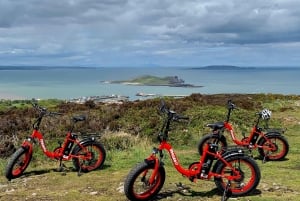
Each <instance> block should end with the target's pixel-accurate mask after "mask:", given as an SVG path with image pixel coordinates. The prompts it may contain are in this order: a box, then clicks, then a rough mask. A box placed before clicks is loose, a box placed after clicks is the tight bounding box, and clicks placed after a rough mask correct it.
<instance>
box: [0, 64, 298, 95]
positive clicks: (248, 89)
mask: <svg viewBox="0 0 300 201" xmlns="http://www.w3.org/2000/svg"><path fill="white" fill-rule="evenodd" d="M141 75H154V76H160V77H164V76H175V75H176V76H178V77H179V78H181V79H183V80H185V83H187V84H193V85H201V86H203V87H200V88H181V87H167V86H129V85H122V84H107V83H104V82H102V81H112V80H128V79H133V78H136V77H138V76H141ZM299 76H300V68H249V69H242V70H240V69H233V70H204V69H190V68H174V67H173V68H171V67H170V68H158V67H155V68H149V67H148V68H130V67H126V68H125V67H122V68H38V69H35V68H30V69H26V68H25V69H22V70H20V69H13V70H10V69H6V70H3V69H0V99H1V98H12V99H31V98H41V99H48V98H58V99H71V98H79V97H86V96H103V95H112V94H115V95H123V96H129V97H130V99H131V100H134V99H139V98H140V97H137V96H136V94H137V93H140V92H142V93H146V94H158V95H190V94H192V93H201V94H218V93H276V94H285V95H287V94H295V95H300V87H299V86H300V79H299Z"/></svg>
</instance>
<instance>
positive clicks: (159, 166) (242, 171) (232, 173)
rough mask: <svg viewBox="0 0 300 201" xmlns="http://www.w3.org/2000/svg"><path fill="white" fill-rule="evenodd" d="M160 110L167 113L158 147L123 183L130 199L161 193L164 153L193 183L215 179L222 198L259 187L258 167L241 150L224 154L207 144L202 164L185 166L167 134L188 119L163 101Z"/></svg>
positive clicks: (215, 146)
mask: <svg viewBox="0 0 300 201" xmlns="http://www.w3.org/2000/svg"><path fill="white" fill-rule="evenodd" d="M161 111H162V112H163V113H165V114H166V118H165V120H164V123H163V126H162V129H161V132H160V133H159V134H158V141H159V146H158V147H157V148H154V149H153V152H152V154H151V155H150V156H149V157H148V158H146V159H145V160H144V161H143V162H141V163H139V164H137V165H136V166H135V167H134V168H133V169H132V170H131V171H130V172H129V174H128V176H127V178H126V180H125V182H124V191H125V194H126V196H127V198H128V199H129V200H135V201H145V200H151V199H153V198H154V197H155V195H156V194H158V192H159V191H160V190H161V188H162V187H163V185H164V182H165V178H166V172H165V168H164V163H163V161H162V160H163V158H164V153H163V151H164V150H166V151H167V152H168V153H169V155H170V158H171V160H172V162H173V166H174V167H175V169H176V170H177V171H178V172H179V173H181V174H182V175H183V176H185V177H187V178H188V179H189V180H190V181H192V182H196V180H197V179H202V180H210V179H211V178H214V182H215V184H216V186H217V188H218V189H219V190H220V191H221V192H223V193H224V194H223V195H227V194H231V195H233V196H241V195H246V194H248V193H250V192H252V191H253V190H254V189H255V188H256V187H257V185H258V184H259V181H260V177H261V175H260V170H259V167H258V165H257V163H256V162H255V161H254V160H253V159H252V158H251V157H249V156H247V155H245V154H244V153H243V151H242V150H241V149H239V148H238V149H236V150H235V149H234V150H231V151H228V152H225V153H223V154H221V153H220V152H218V150H217V148H218V146H217V145H215V144H212V143H208V144H206V146H204V150H203V156H202V157H201V158H200V160H199V161H197V162H194V163H192V164H191V165H190V166H189V167H188V168H184V167H182V166H181V165H180V163H179V160H178V158H177V156H176V154H175V151H174V150H173V148H172V145H171V144H169V143H168V131H169V130H170V124H171V122H172V121H179V120H180V119H187V118H186V117H183V116H181V115H178V114H176V113H175V112H174V111H172V110H169V109H168V108H166V106H165V104H164V102H163V101H162V107H161ZM228 192H230V193H228Z"/></svg>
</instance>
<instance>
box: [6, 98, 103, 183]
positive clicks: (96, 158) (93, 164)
mask: <svg viewBox="0 0 300 201" xmlns="http://www.w3.org/2000/svg"><path fill="white" fill-rule="evenodd" d="M32 105H33V107H34V108H35V109H36V110H37V111H38V112H39V115H38V117H37V119H36V120H35V122H34V123H33V132H32V134H31V136H30V137H28V138H27V139H26V140H24V142H23V143H22V145H21V147H20V148H19V149H17V150H16V152H15V153H14V154H13V155H12V156H11V158H10V159H9V161H8V163H7V166H6V169H5V176H6V178H7V179H8V180H11V179H15V178H17V177H20V176H21V175H22V174H23V172H24V171H25V170H26V168H27V167H28V165H29V163H30V161H31V158H32V154H33V145H34V144H35V143H36V142H39V144H40V147H41V149H42V150H43V153H44V154H45V155H46V156H47V157H48V158H51V159H55V160H59V161H60V164H59V170H60V171H62V170H63V164H62V161H68V160H73V165H74V167H75V169H76V170H77V171H78V174H80V172H81V171H82V172H88V171H92V170H95V169H98V168H100V167H101V166H102V165H103V163H104V161H105V158H106V151H105V149H104V147H103V145H102V144H101V143H100V142H98V141H97V140H96V136H93V135H91V136H86V137H84V138H83V139H82V140H79V136H78V135H77V134H75V133H73V129H74V126H75V123H76V122H79V121H84V120H85V119H86V118H85V116H75V117H73V118H72V122H73V123H72V126H71V129H70V131H68V132H67V135H66V137H65V139H64V142H63V143H62V144H61V143H60V145H59V147H57V148H55V149H54V151H52V152H51V151H49V150H47V148H46V144H45V141H44V137H43V134H42V133H41V132H40V131H39V127H40V124H41V121H42V119H43V117H46V116H50V117H53V116H56V115H61V113H58V112H49V111H47V109H46V108H43V107H41V106H39V105H38V104H37V103H36V102H33V103H32Z"/></svg>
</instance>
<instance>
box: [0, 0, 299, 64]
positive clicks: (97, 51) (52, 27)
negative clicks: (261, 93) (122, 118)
mask: <svg viewBox="0 0 300 201" xmlns="http://www.w3.org/2000/svg"><path fill="white" fill-rule="evenodd" d="M19 65H21V66H23V65H24V66H82V67H88V66H89V67H122V66H133V67H139V66H143V67H145V66H147V67H157V66H161V67H173V66H182V67H185V66H192V67H201V66H207V65H235V66H247V67H248V66H296V67H299V66H300V1H299V0H186V1H183V0H51V1H48V0H0V66H19Z"/></svg>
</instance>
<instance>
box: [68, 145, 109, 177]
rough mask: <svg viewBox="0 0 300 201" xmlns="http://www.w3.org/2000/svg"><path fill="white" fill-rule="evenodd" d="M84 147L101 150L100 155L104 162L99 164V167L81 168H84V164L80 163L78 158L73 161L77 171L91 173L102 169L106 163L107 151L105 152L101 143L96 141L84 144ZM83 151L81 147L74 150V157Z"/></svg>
mask: <svg viewBox="0 0 300 201" xmlns="http://www.w3.org/2000/svg"><path fill="white" fill-rule="evenodd" d="M82 145H83V146H84V147H88V146H95V147H97V148H98V149H99V151H100V153H99V154H100V155H101V157H102V160H101V161H100V162H99V164H98V165H97V166H86V167H80V166H82V164H81V163H80V161H79V159H78V158H74V159H73V165H74V167H75V170H81V171H83V172H89V171H93V170H96V169H100V168H101V167H102V166H103V164H104V162H105V159H106V151H105V148H104V146H103V145H102V144H101V143H100V142H96V141H87V142H85V143H83V144H82ZM80 151H81V148H80V147H79V146H77V147H75V148H74V153H73V154H74V155H76V154H78V152H80Z"/></svg>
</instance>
